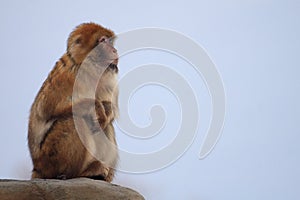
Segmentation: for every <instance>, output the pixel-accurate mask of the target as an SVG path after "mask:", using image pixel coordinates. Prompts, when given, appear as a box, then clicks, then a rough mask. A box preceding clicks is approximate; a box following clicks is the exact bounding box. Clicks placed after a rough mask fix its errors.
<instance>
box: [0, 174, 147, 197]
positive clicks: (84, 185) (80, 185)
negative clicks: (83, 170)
mask: <svg viewBox="0 0 300 200" xmlns="http://www.w3.org/2000/svg"><path fill="white" fill-rule="evenodd" d="M0 199H1V200H69V199H71V200H72V199H78V200H79V199H80V200H85V199H86V200H87V199H94V200H98V199H99V200H115V199H118V200H123V199H124V200H143V199H144V197H143V196H142V195H140V194H139V193H137V192H136V191H134V190H132V189H129V188H125V187H122V186H119V185H114V184H110V183H107V182H104V181H98V180H92V179H88V178H76V179H69V180H55V179H34V180H29V181H26V180H0Z"/></svg>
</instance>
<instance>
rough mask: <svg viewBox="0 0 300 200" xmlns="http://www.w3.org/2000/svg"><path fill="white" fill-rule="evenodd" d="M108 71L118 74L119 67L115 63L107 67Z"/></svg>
mask: <svg viewBox="0 0 300 200" xmlns="http://www.w3.org/2000/svg"><path fill="white" fill-rule="evenodd" d="M107 69H108V70H112V71H114V72H118V70H119V69H118V66H117V65H116V64H115V63H110V64H109V65H108V67H107Z"/></svg>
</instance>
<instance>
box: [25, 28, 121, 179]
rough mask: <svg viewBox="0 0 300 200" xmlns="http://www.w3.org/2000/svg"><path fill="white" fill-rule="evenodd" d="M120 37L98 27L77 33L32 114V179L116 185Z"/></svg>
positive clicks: (34, 105) (43, 89) (41, 92)
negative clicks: (80, 179)
mask: <svg viewBox="0 0 300 200" xmlns="http://www.w3.org/2000/svg"><path fill="white" fill-rule="evenodd" d="M114 37H115V35H114V33H113V32H112V31H111V30H108V29H106V28H104V27H102V26H100V25H97V24H95V23H84V24H81V25H79V26H77V27H76V28H75V30H74V31H73V32H72V33H71V34H70V36H69V38H68V41H67V50H66V53H64V54H63V56H62V57H61V58H60V59H59V61H57V62H56V64H55V66H54V68H53V69H52V71H51V72H50V74H49V75H48V77H47V79H46V80H45V82H44V83H43V85H42V87H41V89H40V90H39V92H38V94H37V96H36V98H35V100H34V102H33V104H32V107H31V110H30V118H29V127H28V145H29V150H30V154H31V158H32V162H33V171H32V178H43V179H70V178H75V177H89V178H93V179H99V180H104V181H107V182H111V181H112V179H113V177H114V173H115V169H114V168H115V167H116V164H117V159H118V153H117V144H116V140H115V132H114V127H113V124H112V123H113V121H114V119H115V118H116V117H117V115H118V102H117V101H118V87H117V73H118V67H117V64H118V54H117V50H116V49H115V48H114V47H113V39H114Z"/></svg>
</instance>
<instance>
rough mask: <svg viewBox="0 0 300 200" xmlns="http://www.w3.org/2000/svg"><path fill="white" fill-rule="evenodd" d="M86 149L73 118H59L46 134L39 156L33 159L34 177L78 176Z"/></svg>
mask: <svg viewBox="0 0 300 200" xmlns="http://www.w3.org/2000/svg"><path fill="white" fill-rule="evenodd" d="M85 155H86V149H85V147H84V146H83V144H82V142H81V140H80V138H79V136H78V135H77V132H76V129H75V126H74V122H73V118H69V119H58V120H57V121H56V123H54V124H53V126H52V127H51V129H49V132H48V133H47V135H46V136H45V139H44V142H43V144H42V146H41V147H40V153H39V156H38V157H37V158H36V159H33V165H34V171H33V174H32V177H33V178H60V179H62V178H73V177H76V176H78V174H79V173H80V170H81V168H82V165H83V161H84V158H85Z"/></svg>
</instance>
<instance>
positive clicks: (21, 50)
mask: <svg viewBox="0 0 300 200" xmlns="http://www.w3.org/2000/svg"><path fill="white" fill-rule="evenodd" d="M0 16H1V17H0V27H1V32H0V44H1V48H0V49H1V50H0V51H1V53H0V55H1V60H2V63H1V79H0V90H1V100H0V110H1V116H0V125H1V133H0V160H1V161H0V162H1V164H0V178H13V179H28V178H29V177H30V170H31V160H30V157H29V152H28V148H27V139H26V137H27V123H28V116H29V109H30V106H31V103H32V102H33V100H34V97H35V95H36V93H37V91H38V89H39V88H40V86H41V84H42V82H43V81H44V79H45V78H46V77H47V74H48V73H49V71H50V70H51V69H52V67H53V66H54V64H55V62H56V61H57V60H58V59H59V58H60V56H61V55H62V54H63V53H64V51H65V48H66V39H67V37H68V34H69V33H70V32H71V30H73V28H74V27H75V26H77V25H78V24H80V23H82V22H89V21H94V22H97V23H99V24H102V25H104V26H105V27H109V28H111V29H112V30H114V31H115V32H116V33H117V34H119V33H122V32H125V31H130V30H133V29H137V28H143V27H158V28H165V29H171V30H174V31H177V32H180V33H182V34H184V35H186V36H188V37H190V38H191V39H193V40H194V41H195V42H197V43H198V44H199V45H200V46H202V47H203V48H204V49H205V50H206V52H207V53H208V55H209V56H210V57H211V59H212V60H213V61H214V63H215V64H216V67H217V69H218V71H219V73H220V75H221V77H222V79H223V82H224V86H225V88H226V96H227V102H226V121H225V126H224V130H223V134H222V137H221V138H220V140H219V142H218V143H217V145H216V147H215V148H214V150H213V151H212V153H211V154H210V155H209V156H208V157H206V158H205V159H203V160H199V159H198V154H199V150H200V146H201V144H202V142H203V137H204V135H205V132H206V130H207V128H208V124H209V119H210V115H211V102H210V97H209V93H208V91H207V89H206V87H205V84H204V82H203V80H202V78H201V77H200V76H198V75H197V74H196V73H195V71H193V70H192V69H191V66H189V65H187V64H186V63H184V62H181V61H180V59H178V58H174V56H173V57H172V56H170V55H169V54H167V53H164V52H157V51H150V50H149V51H140V52H136V53H133V54H130V55H128V56H127V57H126V56H125V57H124V58H121V59H120V65H119V67H120V77H122V75H124V74H126V72H128V71H130V70H132V69H133V68H135V67H137V66H139V65H142V64H147V63H153V62H155V63H166V64H167V65H168V66H170V67H171V68H173V69H174V70H176V71H177V72H178V73H180V74H182V76H183V77H185V79H186V80H187V82H189V84H190V85H191V87H192V88H193V89H194V91H195V93H196V97H197V100H198V103H199V105H198V106H199V110H200V117H199V130H198V132H197V136H196V138H195V140H194V142H193V144H192V145H191V147H190V148H189V149H188V150H187V151H186V152H185V153H184V154H183V156H182V157H181V158H180V159H178V160H177V161H176V162H174V163H173V164H172V165H170V166H168V167H166V168H164V169H160V170H158V171H155V172H152V173H147V174H132V173H122V172H119V173H117V176H116V178H115V180H114V183H116V184H121V185H124V186H127V187H131V188H133V189H136V190H137V191H139V192H140V193H142V194H143V195H144V196H145V197H146V199H150V200H151V199H153V200H154V199H155V200H157V199H201V200H202V199H205V200H225V199H226V200H227V199H228V200H232V199H234V200H239V199H243V200H248V199H249V200H253V199H261V200H266V199H273V200H275V199H278V200H282V199H289V200H292V199H299V198H300V190H299V183H300V127H299V124H300V105H299V102H300V79H299V74H300V59H299V58H300V56H299V52H300V38H299V36H300V20H299V19H300V1H298V0H294V1H292V0H285V1H284V0H281V1H280V0H273V1H272V0H245V1H239V0H228V1H216V0H212V1H202V0H201V1H174V0H173V1H154V0H152V1H97V0H87V1H71V0H67V1H57V0H53V1H38V0H31V1H16V0H10V1H1V2H0ZM181 64H182V65H181ZM121 92H122V91H121ZM177 103H178V102H176V98H174V96H173V95H172V94H170V92H169V91H167V90H166V88H163V87H160V86H157V85H149V86H146V87H143V88H141V89H140V90H138V91H136V93H135V95H134V96H133V97H132V100H131V102H130V103H129V105H128V109H129V112H130V115H131V117H132V119H133V121H135V122H136V123H137V124H140V125H147V124H149V123H151V120H150V121H149V112H148V111H149V108H151V106H152V105H153V104H159V105H162V106H163V107H164V109H165V112H166V113H167V115H166V116H167V119H166V120H167V121H166V125H165V129H163V130H162V131H161V132H160V134H158V135H157V136H155V137H153V138H150V139H149V140H134V141H131V140H133V139H132V138H130V137H127V136H124V134H123V133H122V131H121V130H120V129H119V128H117V140H118V143H119V144H120V147H122V148H124V149H128V151H133V152H149V151H155V150H157V149H159V148H161V147H162V146H164V144H168V142H169V141H170V140H171V139H172V138H174V137H175V136H176V130H177V128H178V124H180V121H178V120H180V117H178V116H180V108H179V106H178V105H177ZM176 120H177V121H176Z"/></svg>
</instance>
